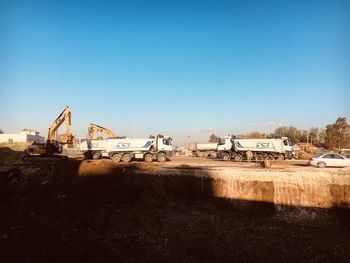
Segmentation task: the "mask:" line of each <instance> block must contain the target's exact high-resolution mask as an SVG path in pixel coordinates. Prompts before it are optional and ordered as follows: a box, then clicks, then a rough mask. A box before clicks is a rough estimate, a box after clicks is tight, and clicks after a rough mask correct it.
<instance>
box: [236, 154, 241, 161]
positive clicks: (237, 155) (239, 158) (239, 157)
mask: <svg viewBox="0 0 350 263" xmlns="http://www.w3.org/2000/svg"><path fill="white" fill-rule="evenodd" d="M242 160H243V157H242V155H241V154H236V155H235V161H236V162H242Z"/></svg>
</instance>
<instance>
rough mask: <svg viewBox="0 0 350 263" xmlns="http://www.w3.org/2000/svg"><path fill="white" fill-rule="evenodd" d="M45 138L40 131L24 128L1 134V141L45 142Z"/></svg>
mask: <svg viewBox="0 0 350 263" xmlns="http://www.w3.org/2000/svg"><path fill="white" fill-rule="evenodd" d="M44 141H45V138H44V137H43V136H40V135H39V132H37V131H34V130H30V129H23V130H22V131H20V132H19V133H3V134H0V143H4V142H10V143H11V142H37V143H44Z"/></svg>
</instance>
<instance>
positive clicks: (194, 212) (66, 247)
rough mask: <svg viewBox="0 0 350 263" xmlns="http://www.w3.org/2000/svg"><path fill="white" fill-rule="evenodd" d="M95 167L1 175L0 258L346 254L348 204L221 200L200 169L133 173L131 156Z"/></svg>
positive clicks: (342, 258) (293, 258)
mask: <svg viewBox="0 0 350 263" xmlns="http://www.w3.org/2000/svg"><path fill="white" fill-rule="evenodd" d="M85 165H86V164H85ZM150 165H151V166H152V165H153V164H150ZM91 166H94V163H93V162H92V163H91ZM95 166H96V167H95V168H92V169H90V170H91V172H89V171H88V170H87V171H86V172H82V163H81V161H74V160H69V161H64V162H61V163H56V164H45V163H44V164H27V165H24V166H23V165H22V166H18V167H17V168H15V169H13V170H11V171H6V172H3V173H2V174H1V175H0V213H1V219H0V234H1V236H0V247H1V250H2V251H1V253H0V261H1V262H234V261H237V262H252V261H253V262H281V261H283V262H305V261H313V262H334V261H336V262H348V259H349V258H350V243H349V242H348V237H349V235H350V227H349V220H350V213H349V210H346V209H340V210H338V209H331V210H327V209H316V208H309V209H306V208H298V207H283V206H279V207H276V206H275V205H273V204H271V203H264V202H252V201H242V200H227V199H223V198H217V197H215V196H214V194H213V183H214V182H213V181H212V179H211V178H209V177H205V176H188V175H184V176H171V175H167V176H156V175H152V174H141V173H140V171H141V170H142V169H145V167H147V168H149V165H148V166H145V165H144V164H140V163H132V164H128V165H123V164H120V165H118V166H114V165H111V163H110V162H109V163H108V165H107V166H108V167H107V168H106V167H104V168H101V169H104V170H102V171H101V169H99V167H98V164H96V165H95ZM154 167H155V168H157V169H158V166H157V165H156V164H154ZM178 168H184V167H178Z"/></svg>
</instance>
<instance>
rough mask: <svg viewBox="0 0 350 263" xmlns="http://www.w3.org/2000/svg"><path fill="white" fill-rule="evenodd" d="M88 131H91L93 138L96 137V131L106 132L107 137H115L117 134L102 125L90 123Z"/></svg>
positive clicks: (90, 137) (91, 137) (90, 136)
mask: <svg viewBox="0 0 350 263" xmlns="http://www.w3.org/2000/svg"><path fill="white" fill-rule="evenodd" d="M88 131H89V139H90V140H92V139H93V138H94V132H100V133H103V134H105V135H106V136H107V137H109V138H115V134H114V133H113V132H112V131H111V130H108V129H106V128H104V127H102V126H99V125H96V124H93V123H90V125H89V127H88Z"/></svg>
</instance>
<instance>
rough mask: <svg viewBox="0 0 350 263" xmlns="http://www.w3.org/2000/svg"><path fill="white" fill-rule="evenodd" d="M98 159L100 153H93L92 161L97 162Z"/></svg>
mask: <svg viewBox="0 0 350 263" xmlns="http://www.w3.org/2000/svg"><path fill="white" fill-rule="evenodd" d="M100 158H101V153H100V152H94V153H93V154H92V159H94V160H98V159H100Z"/></svg>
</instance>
